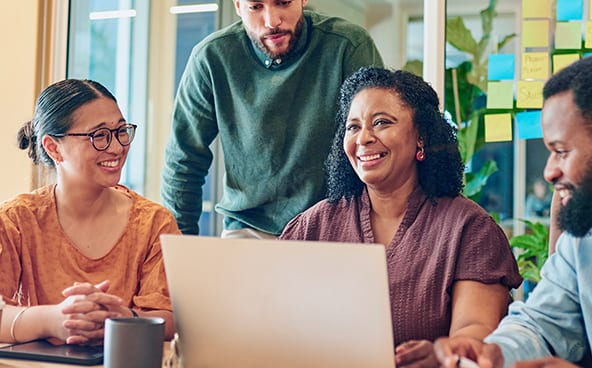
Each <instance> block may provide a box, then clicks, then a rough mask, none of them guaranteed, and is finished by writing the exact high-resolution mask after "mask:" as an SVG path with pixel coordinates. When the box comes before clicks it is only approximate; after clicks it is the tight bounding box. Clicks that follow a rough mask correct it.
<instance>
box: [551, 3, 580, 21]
mask: <svg viewBox="0 0 592 368" xmlns="http://www.w3.org/2000/svg"><path fill="white" fill-rule="evenodd" d="M583 16H584V0H557V20H559V21H561V20H582V17H583Z"/></svg>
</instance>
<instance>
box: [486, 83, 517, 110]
mask: <svg viewBox="0 0 592 368" xmlns="http://www.w3.org/2000/svg"><path fill="white" fill-rule="evenodd" d="M512 107H514V82H513V81H505V82H488V83H487V108H488V109H511V108H512Z"/></svg>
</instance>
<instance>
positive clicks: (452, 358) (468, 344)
mask: <svg viewBox="0 0 592 368" xmlns="http://www.w3.org/2000/svg"><path fill="white" fill-rule="evenodd" d="M434 351H435V354H436V357H437V359H438V362H439V363H440V364H441V365H442V367H443V368H456V367H457V365H458V358H459V357H465V358H468V359H470V360H472V361H475V362H477V364H479V367H481V368H501V367H503V365H504V357H503V355H502V350H501V349H500V347H499V346H497V345H496V344H485V343H484V342H482V341H480V340H477V339H473V338H470V337H452V338H448V337H443V338H439V339H437V340H436V341H435V342H434Z"/></svg>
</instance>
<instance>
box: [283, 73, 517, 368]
mask: <svg viewBox="0 0 592 368" xmlns="http://www.w3.org/2000/svg"><path fill="white" fill-rule="evenodd" d="M438 103H439V101H438V96H437V94H436V92H435V91H434V90H433V89H432V88H431V87H430V86H429V85H428V84H427V83H426V82H425V81H423V80H422V79H421V78H420V77H417V76H415V75H413V74H411V73H407V72H404V71H391V70H387V69H381V68H369V67H366V68H362V69H360V70H359V71H357V72H356V73H355V74H353V75H352V76H351V77H350V78H348V79H347V80H346V81H345V83H344V84H343V86H342V89H341V98H340V109H339V114H338V117H337V118H338V130H337V133H336V136H335V139H334V141H333V146H332V149H331V153H330V155H329V158H328V160H327V164H326V166H327V175H328V198H327V199H325V200H323V201H321V202H319V203H317V204H316V205H315V206H313V207H312V208H310V209H309V210H307V211H305V212H303V213H301V214H300V215H298V216H297V217H295V218H294V219H293V220H292V221H291V222H290V223H289V224H288V225H287V226H286V228H285V230H284V232H283V234H282V235H281V238H282V239H305V240H324V241H338V242H354V243H380V244H384V245H385V247H386V256H387V267H388V273H389V283H390V299H391V312H392V323H393V335H394V336H393V337H394V341H395V346H396V348H395V360H396V362H397V365H398V366H399V367H401V366H411V365H417V366H423V367H430V366H434V367H435V366H437V365H438V363H437V361H436V358H435V356H434V353H433V348H432V341H434V340H435V339H436V338H437V337H439V336H446V335H451V336H455V335H467V336H474V337H477V338H483V337H484V336H486V335H487V334H488V333H489V332H491V331H493V329H494V328H495V327H496V326H497V324H498V322H499V321H500V320H501V318H502V317H503V316H504V315H505V314H506V311H507V306H508V303H509V299H510V294H509V290H510V289H511V288H515V287H517V286H519V285H520V283H521V281H522V279H521V277H520V275H519V273H518V268H517V265H516V261H515V259H514V256H513V255H512V252H511V250H510V247H509V244H508V240H507V238H506V235H505V234H504V232H503V230H502V229H501V228H500V227H499V226H498V225H497V224H496V223H495V221H494V220H493V219H492V218H491V217H490V216H489V215H488V214H487V213H486V212H485V211H484V210H483V209H482V208H481V207H479V206H478V205H477V204H475V203H474V202H472V201H470V200H468V199H466V198H465V197H463V196H462V195H461V191H462V187H463V183H462V177H463V164H462V161H461V158H460V153H459V150H458V143H457V140H456V135H455V131H454V129H453V128H452V127H451V126H450V125H449V124H448V123H447V122H446V120H445V119H444V118H443V117H442V114H441V112H440V110H439V108H438Z"/></svg>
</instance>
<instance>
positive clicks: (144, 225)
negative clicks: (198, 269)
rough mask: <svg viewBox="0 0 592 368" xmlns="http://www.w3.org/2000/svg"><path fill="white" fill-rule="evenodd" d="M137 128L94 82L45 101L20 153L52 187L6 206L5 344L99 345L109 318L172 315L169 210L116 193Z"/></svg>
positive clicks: (25, 130) (1, 231)
mask: <svg viewBox="0 0 592 368" xmlns="http://www.w3.org/2000/svg"><path fill="white" fill-rule="evenodd" d="M135 131H136V125H134V124H130V123H128V122H127V121H126V120H125V118H124V117H123V115H122V113H121V111H120V110H119V107H118V106H117V102H116V100H115V97H114V96H113V95H112V94H111V93H110V92H109V91H108V90H107V89H106V88H105V87H104V86H102V85H101V84H99V83H97V82H94V81H91V80H77V79H68V80H63V81H60V82H57V83H55V84H53V85H51V86H49V87H47V88H46V89H45V90H44V91H43V92H42V93H41V94H40V96H39V98H38V100H37V106H36V109H35V114H34V117H33V120H32V121H30V122H28V123H26V124H25V125H24V126H23V127H22V128H21V129H20V131H19V132H18V144H19V147H20V148H21V149H23V150H28V155H29V157H30V158H31V159H32V160H33V162H34V163H35V164H40V163H42V164H45V165H47V166H49V167H51V168H55V172H56V183H55V184H52V185H48V186H45V187H42V188H39V189H37V190H35V191H33V192H31V193H27V194H21V195H18V196H17V197H16V198H14V199H12V200H9V201H7V202H5V203H3V204H1V205H0V280H1V281H0V295H3V296H4V299H5V300H6V301H7V304H9V305H8V306H7V307H6V308H5V310H4V313H3V314H2V321H1V323H0V326H1V327H0V342H7V343H16V342H24V341H30V340H35V339H43V338H57V339H59V340H62V341H65V342H66V343H68V344H100V343H102V341H103V334H104V321H105V319H107V318H111V317H132V316H153V317H162V318H164V320H165V322H166V324H165V335H166V337H167V338H169V339H170V338H172V336H173V334H174V324H173V318H172V312H171V303H170V299H169V294H168V289H167V284H166V278H165V273H164V265H163V261H162V253H161V249H160V240H159V236H160V234H168V233H177V234H178V233H180V232H179V229H178V227H177V224H176V222H175V220H174V218H173V216H172V215H171V214H170V212H169V211H168V210H166V209H165V208H164V207H162V206H160V205H158V204H156V203H153V202H151V201H149V200H147V199H145V198H143V197H141V196H140V195H138V194H136V193H134V192H133V191H131V190H130V189H128V188H126V187H125V186H123V185H120V184H118V183H119V180H120V177H121V171H122V170H123V165H124V163H125V160H126V158H127V154H128V151H129V148H130V144H131V143H132V141H133V139H134V134H135Z"/></svg>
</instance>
